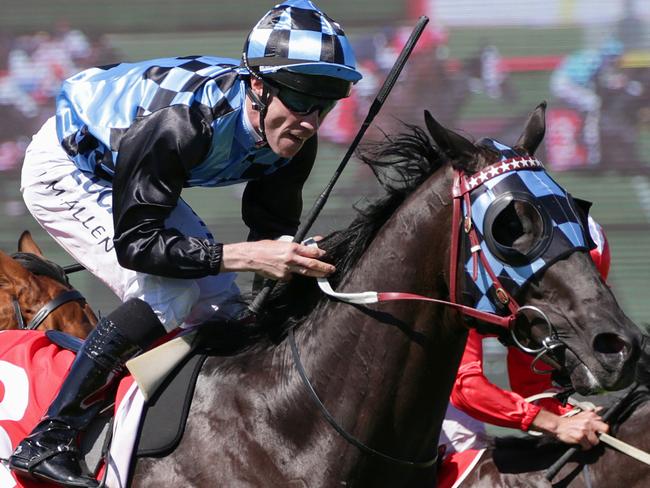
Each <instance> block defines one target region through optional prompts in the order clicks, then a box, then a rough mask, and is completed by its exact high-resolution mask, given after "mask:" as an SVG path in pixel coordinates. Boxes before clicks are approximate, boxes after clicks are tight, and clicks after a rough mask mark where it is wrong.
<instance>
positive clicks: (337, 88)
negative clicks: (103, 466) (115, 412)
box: [9, 0, 361, 487]
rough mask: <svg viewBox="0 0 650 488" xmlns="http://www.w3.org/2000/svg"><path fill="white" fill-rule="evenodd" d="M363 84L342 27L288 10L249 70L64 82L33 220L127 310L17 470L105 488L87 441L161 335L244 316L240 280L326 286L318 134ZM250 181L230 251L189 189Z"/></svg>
mask: <svg viewBox="0 0 650 488" xmlns="http://www.w3.org/2000/svg"><path fill="white" fill-rule="evenodd" d="M359 79H361V74H360V73H359V72H358V71H357V70H356V67H355V59H354V54H353V52H352V49H351V47H350V44H349V42H348V39H347V38H346V36H345V34H344V32H343V30H342V29H341V27H340V26H339V24H338V23H336V22H335V21H333V20H332V19H330V18H329V17H328V16H327V15H325V14H324V13H323V12H322V11H321V10H320V9H319V8H318V7H316V6H315V5H314V4H313V3H312V2H311V1H309V0H286V1H285V2H284V3H281V4H279V5H277V6H276V7H274V8H273V9H271V10H270V11H269V12H267V13H266V14H265V15H264V17H262V19H261V20H260V21H259V22H258V23H257V25H256V26H255V27H254V28H253V29H252V31H251V32H250V34H249V35H248V37H247V39H246V43H245V45H244V49H243V54H242V59H241V62H240V61H238V60H235V59H227V58H215V57H209V56H183V57H177V58H165V59H155V60H150V61H141V62H136V63H121V64H116V65H111V66H101V67H97V68H91V69H88V70H86V71H83V72H81V73H79V74H77V75H75V76H73V77H71V78H69V79H68V80H66V81H65V83H64V84H63V88H62V91H61V93H60V95H59V97H58V99H57V107H56V116H55V117H53V118H51V119H50V120H48V121H47V122H46V123H45V125H44V126H43V128H42V129H41V130H40V132H38V133H37V134H36V135H35V137H34V139H33V141H32V143H31V144H30V146H29V148H28V149H27V153H26V156H25V162H24V166H23V171H22V192H23V194H24V199H25V202H26V204H27V207H28V208H29V210H30V212H31V213H32V214H33V215H34V217H35V218H36V220H37V221H38V222H39V223H40V224H41V225H42V226H43V227H44V228H45V230H46V231H47V232H48V233H49V234H50V235H51V236H52V237H53V238H54V239H55V240H56V241H57V242H58V243H59V244H60V245H61V246H63V248H65V249H66V251H68V252H69V253H70V254H71V255H72V256H73V257H74V258H75V259H76V260H77V261H78V262H80V263H81V264H83V265H84V266H85V267H86V268H87V269H88V270H90V271H91V272H92V273H93V274H95V275H96V276H98V277H99V278H100V279H101V280H102V281H103V282H104V283H106V284H107V285H108V286H109V287H110V288H111V289H112V290H113V291H114V292H115V293H116V294H117V295H118V297H119V298H120V299H121V301H122V302H123V304H122V305H121V306H120V307H118V308H117V309H116V310H115V311H113V312H112V313H110V314H109V315H108V316H107V317H105V318H102V319H101V320H100V321H99V323H98V324H97V327H96V329H95V330H94V331H93V332H92V333H91V334H90V336H89V337H88V339H86V341H85V343H84V345H83V346H82V348H81V350H80V351H79V353H78V354H77V356H76V359H75V361H74V363H73V365H72V367H71V370H70V373H69V374H68V376H67V377H66V379H65V381H64V383H63V386H62V388H61V390H60V392H59V394H58V395H57V396H56V398H55V399H54V401H53V402H52V404H51V405H50V407H49V409H48V411H47V412H46V414H45V416H44V417H43V419H42V420H41V422H40V423H39V424H38V425H37V426H36V428H35V429H34V430H33V432H32V433H31V435H30V436H29V437H27V438H26V439H24V440H23V441H22V442H21V443H20V444H19V445H18V447H17V448H16V450H15V451H14V454H13V455H12V457H11V458H10V461H9V464H10V467H11V469H13V470H14V471H15V472H17V473H18V474H21V475H26V476H31V477H34V478H38V479H41V480H47V481H50V482H55V483H58V484H60V485H64V486H79V487H90V486H97V481H96V480H95V479H94V478H93V477H92V475H91V474H90V473H88V472H86V470H85V468H82V466H81V465H80V454H79V451H78V445H77V437H78V434H79V432H80V431H83V430H84V429H85V428H86V427H87V426H88V425H89V423H90V421H91V420H92V418H93V417H94V416H95V415H96V413H97V412H98V411H99V410H100V409H101V408H103V407H104V406H106V402H105V398H106V397H107V394H106V392H107V390H111V389H112V387H113V386H114V385H115V383H116V381H114V380H115V379H116V378H118V377H119V376H120V374H121V372H122V371H123V369H124V364H125V362H126V361H127V360H128V359H130V358H132V357H133V356H134V355H136V354H138V353H140V352H142V351H143V350H146V349H147V348H148V347H150V346H151V344H152V343H153V342H155V341H157V340H159V339H160V338H161V337H162V336H164V335H166V334H167V333H169V332H172V331H174V330H176V329H177V328H178V327H180V326H183V327H187V326H190V325H194V324H200V323H202V322H205V321H207V320H211V321H214V320H215V318H216V317H219V318H222V319H223V318H228V317H232V316H233V315H235V314H236V313H237V312H239V311H241V308H242V301H241V299H240V298H239V290H238V288H237V286H236V285H235V282H234V280H235V275H234V273H232V272H234V271H254V272H256V273H259V274H261V275H262V276H264V277H267V278H273V279H280V280H286V279H289V278H290V277H291V275H292V273H300V274H302V275H306V276H315V277H322V276H326V275H329V274H330V273H332V272H333V271H334V267H333V266H331V265H330V264H327V263H325V262H323V261H321V260H320V258H321V257H322V256H323V254H324V251H322V250H319V249H318V248H313V247H307V246H303V245H300V244H296V243H291V242H285V241H279V240H273V239H276V238H278V237H279V236H281V235H284V234H294V233H295V231H296V229H297V227H298V224H299V218H300V213H301V208H302V196H301V194H302V187H303V184H304V182H305V180H306V178H307V177H308V175H309V173H310V171H311V169H312V166H313V164H314V160H315V157H316V151H317V137H316V133H317V131H318V128H319V125H320V123H321V122H322V120H323V119H324V118H325V116H326V115H327V113H328V112H329V111H330V110H331V109H332V108H333V107H334V105H335V104H336V102H337V101H338V100H340V99H342V98H345V97H347V96H348V95H349V93H350V89H351V86H352V85H353V84H354V83H356V82H357V81H359ZM240 182H247V185H246V189H245V191H244V194H243V201H242V215H243V220H244V223H245V224H246V225H247V226H248V227H249V229H250V234H249V239H248V241H247V242H239V243H232V244H222V243H220V242H219V241H218V240H216V239H215V238H214V237H213V236H212V234H211V233H210V232H209V230H208V229H207V228H206V226H205V224H204V223H203V222H202V221H201V219H200V218H199V217H198V216H197V215H196V214H195V213H194V212H193V211H192V209H191V208H190V206H189V205H188V204H187V203H186V202H184V201H183V200H182V199H181V198H180V194H181V190H182V189H183V188H184V187H192V186H226V185H232V184H235V183H240Z"/></svg>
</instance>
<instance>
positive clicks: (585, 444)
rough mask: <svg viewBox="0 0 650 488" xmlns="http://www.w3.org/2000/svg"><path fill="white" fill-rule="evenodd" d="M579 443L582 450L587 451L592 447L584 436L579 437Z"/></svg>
mask: <svg viewBox="0 0 650 488" xmlns="http://www.w3.org/2000/svg"><path fill="white" fill-rule="evenodd" d="M596 442H598V439H596ZM579 444H580V447H581V448H582V450H583V451H588V450H589V449H591V448H592V447H593V444H592V443H591V442H589V439H587V437H585V436H583V437H581V438H580V442H579Z"/></svg>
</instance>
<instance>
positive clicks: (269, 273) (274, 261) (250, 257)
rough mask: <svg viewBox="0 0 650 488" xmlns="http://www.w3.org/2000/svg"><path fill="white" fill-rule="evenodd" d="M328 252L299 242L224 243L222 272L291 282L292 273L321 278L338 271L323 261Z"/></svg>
mask: <svg viewBox="0 0 650 488" xmlns="http://www.w3.org/2000/svg"><path fill="white" fill-rule="evenodd" d="M324 255H325V251H323V250H322V249H319V248H318V247H316V246H304V245H302V244H298V243H295V242H285V241H271V240H263V241H255V242H240V243H236V244H224V246H223V259H222V262H221V271H254V272H256V273H258V274H260V275H262V276H264V277H265V278H271V279H275V280H283V281H286V280H289V279H290V278H291V276H292V273H297V274H300V275H303V276H313V277H316V278H320V277H323V276H328V275H330V274H332V273H333V272H334V271H335V270H336V268H335V267H334V266H332V265H331V264H328V263H325V262H323V261H320V260H319V259H320V258H321V257H323V256H324Z"/></svg>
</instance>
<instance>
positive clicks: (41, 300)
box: [0, 232, 97, 338]
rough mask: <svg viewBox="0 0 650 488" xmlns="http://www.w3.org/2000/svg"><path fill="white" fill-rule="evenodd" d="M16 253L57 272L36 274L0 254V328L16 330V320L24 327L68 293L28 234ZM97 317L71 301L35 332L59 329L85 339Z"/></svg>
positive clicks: (51, 264)
mask: <svg viewBox="0 0 650 488" xmlns="http://www.w3.org/2000/svg"><path fill="white" fill-rule="evenodd" d="M18 251H19V252H20V253H26V254H27V255H30V256H31V257H32V258H33V259H34V260H35V262H40V263H41V264H42V265H43V266H44V269H48V268H51V269H53V270H57V271H60V273H59V272H53V273H48V274H49V275H48V274H39V273H38V272H32V271H29V270H28V269H26V268H25V267H24V266H23V265H22V264H21V263H19V262H18V261H17V260H15V259H13V258H12V257H10V256H9V255H7V254H5V253H4V252H2V251H0V329H1V330H5V329H17V328H19V321H20V318H19V316H20V317H22V321H23V322H24V323H25V324H28V323H29V322H30V321H31V320H32V319H33V317H34V316H35V315H36V314H37V313H38V312H39V311H40V310H41V309H42V308H43V307H44V306H46V305H47V304H48V303H50V302H52V300H56V299H57V297H59V296H60V295H61V294H62V293H64V292H66V291H69V290H71V289H72V288H71V287H70V285H69V284H67V283H66V282H65V281H64V280H63V279H57V275H58V274H60V275H62V276H63V271H62V270H61V268H60V267H58V266H57V265H55V264H54V263H52V262H50V261H48V260H47V259H45V257H43V253H42V252H41V250H40V248H39V247H38V246H37V245H36V243H35V242H34V240H33V239H32V236H31V235H30V233H29V232H23V234H22V235H21V236H20V240H19V243H18ZM96 322H97V317H96V316H95V313H94V312H93V310H92V309H91V308H90V306H89V305H88V304H87V303H86V301H85V300H71V301H69V302H66V303H64V304H62V305H60V306H59V307H57V308H55V309H54V310H53V311H52V312H50V313H48V314H47V316H46V317H45V318H44V320H43V321H42V322H41V323H40V325H39V326H38V327H37V328H38V329H54V330H60V331H63V332H66V333H69V334H72V335H75V336H77V337H82V338H84V337H86V336H87V335H88V333H89V332H90V331H91V330H92V329H93V327H94V325H95V323H96Z"/></svg>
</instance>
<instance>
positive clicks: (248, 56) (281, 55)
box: [242, 0, 362, 83]
mask: <svg viewBox="0 0 650 488" xmlns="http://www.w3.org/2000/svg"><path fill="white" fill-rule="evenodd" d="M242 61H243V64H244V66H245V67H246V68H255V69H256V70H259V73H261V74H270V73H275V72H277V71H278V70H284V71H289V72H292V73H299V74H304V75H315V76H329V77H332V78H337V79H340V80H345V81H348V82H351V83H356V82H357V81H359V80H360V79H361V78H362V75H361V73H359V72H358V71H357V69H356V60H355V58H354V53H353V52H352V47H351V45H350V42H349V41H348V39H347V37H346V36H345V33H344V32H343V30H342V29H341V26H340V25H339V24H338V23H336V22H335V21H334V20H332V19H330V18H329V17H328V16H327V15H326V14H325V13H323V12H322V11H321V10H320V9H319V8H318V7H316V6H315V5H314V4H313V3H312V2H310V1H309V0H287V1H285V2H283V3H281V4H278V5H276V6H275V7H274V8H272V9H271V10H270V11H269V12H267V13H266V15H264V17H262V19H261V20H260V21H259V22H258V23H257V25H256V26H255V27H254V28H253V30H252V31H251V32H250V34H249V35H248V38H247V39H246V43H245V45H244V52H243V54H242Z"/></svg>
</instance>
